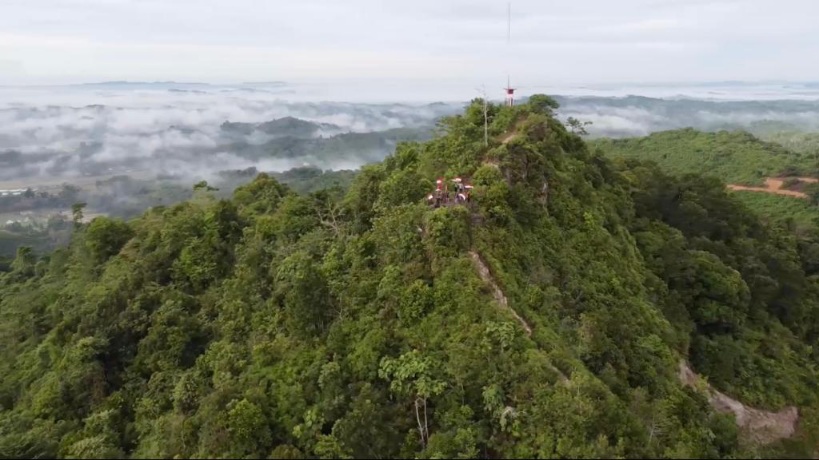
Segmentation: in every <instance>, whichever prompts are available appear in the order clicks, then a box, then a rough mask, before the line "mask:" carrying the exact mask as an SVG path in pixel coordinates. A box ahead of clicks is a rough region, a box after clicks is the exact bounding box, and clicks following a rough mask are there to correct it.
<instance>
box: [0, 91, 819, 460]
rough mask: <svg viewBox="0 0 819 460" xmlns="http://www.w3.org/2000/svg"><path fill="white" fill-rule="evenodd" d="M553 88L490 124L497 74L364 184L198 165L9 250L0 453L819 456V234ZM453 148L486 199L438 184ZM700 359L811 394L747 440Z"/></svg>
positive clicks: (784, 391) (746, 390)
mask: <svg viewBox="0 0 819 460" xmlns="http://www.w3.org/2000/svg"><path fill="white" fill-rule="evenodd" d="M556 109H558V106H557V104H556V103H555V102H554V100H552V99H550V98H548V97H546V96H540V95H537V96H533V97H531V98H530V99H529V102H528V103H527V104H526V105H521V106H517V107H514V108H508V107H500V106H496V105H490V106H489V113H488V117H489V121H490V125H489V134H490V141H489V145H488V146H485V145H484V126H483V124H484V113H483V102H482V101H480V100H476V101H473V102H472V104H470V105H469V106H468V107H467V108H466V110H465V112H464V113H463V114H462V115H459V116H455V117H451V118H447V119H444V120H443V121H442V122H441V125H440V126H439V131H440V132H439V135H438V136H436V137H435V138H434V139H432V140H430V141H428V142H425V143H415V142H405V143H401V144H399V146H398V147H397V149H396V151H395V153H394V154H393V155H391V156H390V157H388V158H387V159H386V160H385V161H384V162H382V163H380V164H375V165H370V166H367V167H365V168H363V169H362V171H361V172H360V173H359V174H357V175H356V177H355V178H354V179H353V180H352V183H351V185H350V186H349V190H347V191H346V192H345V191H343V190H342V187H334V188H331V189H328V190H321V191H314V192H311V193H309V194H299V193H296V192H295V191H293V190H292V189H291V188H290V187H288V186H286V185H284V184H282V183H280V182H278V181H277V180H275V179H274V178H272V177H270V176H268V175H265V174H259V175H258V176H257V177H256V178H255V179H254V180H253V181H252V182H250V183H248V184H247V185H244V186H242V187H239V188H238V189H237V190H235V192H234V193H233V195H232V197H230V198H229V199H220V198H218V197H216V196H214V194H213V192H212V191H209V189H208V187H207V185H206V184H198V186H197V187H196V189H195V190H194V194H193V197H192V198H191V199H190V200H189V201H186V202H183V203H181V204H177V205H174V206H169V207H155V208H152V209H151V210H149V211H148V212H146V213H145V214H144V215H142V216H141V217H139V218H136V219H134V220H131V221H128V222H125V221H122V220H117V219H112V218H106V217H98V218H95V219H93V220H92V221H91V222H90V223H87V224H84V223H82V222H80V221H79V220H77V221H76V222H75V223H74V225H76V227H77V229H76V231H75V233H74V235H73V239H72V241H71V243H70V245H69V246H68V247H66V248H64V249H59V250H56V251H54V252H53V253H50V254H42V255H40V254H35V253H34V252H32V251H31V250H29V249H27V248H21V249H20V250H19V251H18V253H17V256H16V258H15V259H14V260H13V262H12V263H11V264H10V267H9V271H8V272H6V273H5V274H0V354H2V355H1V356H0V457H37V456H39V457H54V456H59V457H74V458H77V457H82V458H104V457H106V458H115V457H132V458H139V457H153V458H157V457H161V458H173V457H181V458H189V457H208V458H214V457H215V458H225V457H231V458H264V457H270V458H306V457H320V458H376V457H379V458H388V457H403V458H471V457H490V458H496V457H522V458H523V457H526V458H544V457H550V458H554V457H562V458H566V457H608V458H614V457H628V458H647V457H675V458H739V457H741V456H748V455H752V456H776V455H780V456H781V455H790V456H810V455H813V451H812V449H813V448H814V447H815V445H816V443H817V440H819V437H817V435H819V430H818V429H817V427H818V426H819V410H817V409H819V402H818V401H817V396H819V394H818V393H817V389H816V385H815V381H816V376H817V367H816V366H817V361H818V360H819V355H817V350H816V349H815V346H814V345H815V344H816V341H817V337H819V277H817V274H819V233H817V232H816V231H813V232H805V231H802V232H800V233H798V234H797V233H794V232H793V231H791V230H789V228H788V227H786V226H776V225H774V224H767V223H764V222H763V221H761V220H760V219H759V218H758V217H757V216H756V214H754V213H753V212H752V211H751V210H749V208H748V207H746V206H745V205H744V204H743V203H742V202H740V201H738V200H737V199H736V198H735V197H733V196H731V195H729V194H728V193H727V192H726V191H725V185H724V183H722V182H720V181H719V180H716V179H711V178H702V177H699V176H692V175H688V176H681V177H672V176H668V175H666V174H665V173H663V172H661V171H660V170H659V169H658V167H657V166H655V165H653V164H649V163H641V162H640V161H637V160H634V159H630V160H622V161H617V162H614V161H612V160H609V159H607V158H605V157H603V156H602V155H600V154H596V153H592V151H591V150H590V149H589V148H588V147H587V145H586V143H585V142H584V141H583V140H582V139H581V138H580V137H579V136H578V135H576V134H573V133H572V132H571V131H570V130H567V129H566V128H565V127H564V126H563V125H562V124H561V123H560V122H558V121H557V119H556V118H555V114H554V111H555V110H556ZM510 131H514V132H515V133H516V135H514V136H512V137H509V136H508V135H507V133H508V132H510ZM441 175H446V176H447V177H449V178H451V177H453V176H455V175H460V176H461V177H465V178H468V179H469V180H470V181H471V183H472V184H473V185H474V186H475V197H474V201H473V202H472V203H470V204H469V205H468V206H449V207H442V208H438V209H431V208H430V207H429V206H428V205H427V204H426V202H425V200H424V198H425V196H426V195H427V194H428V193H429V192H430V191H431V190H432V189H433V187H434V179H435V178H436V177H438V176H441ZM475 260H482V261H483V263H485V264H486V266H488V272H489V274H490V275H489V276H491V278H492V283H493V284H496V285H497V286H498V287H499V288H500V289H502V291H503V294H505V296H506V300H507V301H508V307H509V308H504V307H503V305H500V304H499V302H498V301H497V298H496V293H495V292H493V289H492V286H491V285H490V283H488V282H487V280H486V278H485V277H482V276H481V272H479V270H478V268H479V266H478V265H477V262H475ZM510 310H514V311H515V312H517V314H519V315H520V316H521V317H522V318H523V319H524V320H525V322H526V323H527V324H528V326H530V327H531V331H532V332H531V335H529V334H527V331H526V330H525V329H524V328H523V327H522V326H521V324H520V323H519V321H518V320H517V319H516V318H515V317H514V315H513V313H512V311H510ZM681 359H688V360H689V361H690V362H691V364H692V367H693V368H694V369H695V370H696V371H698V372H700V373H701V374H703V375H705V376H707V378H708V379H709V381H710V382H711V383H712V384H713V385H714V386H715V387H717V388H719V389H721V390H722V391H725V392H727V393H729V394H731V395H732V396H734V397H736V398H738V399H740V400H742V401H743V402H745V403H747V404H752V405H756V406H758V407H760V408H769V409H776V408H779V407H783V406H784V405H786V404H795V405H797V406H799V408H800V415H801V422H800V431H799V432H798V433H797V434H796V435H795V436H794V437H793V438H792V439H791V440H788V441H786V442H781V443H779V444H777V445H773V446H767V447H761V446H755V445H752V444H749V443H748V442H746V441H745V438H744V435H743V433H742V432H741V431H740V430H739V429H738V428H737V425H736V424H735V422H734V420H733V417H732V416H730V415H721V414H717V413H715V412H714V411H713V410H712V409H711V407H710V406H709V404H708V401H707V399H706V397H705V396H704V395H703V394H701V393H700V392H698V391H697V390H695V389H691V388H688V387H683V386H682V385H681V383H680V382H679V379H678V365H679V361H680V360H681Z"/></svg>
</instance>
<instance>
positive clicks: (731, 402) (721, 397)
mask: <svg viewBox="0 0 819 460" xmlns="http://www.w3.org/2000/svg"><path fill="white" fill-rule="evenodd" d="M679 378H680V381H681V382H682V383H683V384H684V385H687V386H690V387H692V388H696V387H697V382H698V381H699V380H700V377H699V376H698V375H697V374H696V373H695V372H694V371H693V370H692V369H691V367H690V366H689V365H688V363H686V362H685V361H684V360H683V361H680V374H679ZM706 391H707V393H708V403H709V404H711V407H713V408H714V410H715V411H717V412H721V413H728V412H731V413H733V414H734V416H735V417H736V422H737V426H739V427H740V429H744V430H746V432H747V434H748V435H750V437H751V438H752V439H753V440H754V441H755V442H757V443H760V444H770V443H772V442H774V441H778V440H780V439H785V438H789V437H791V436H793V434H794V433H795V432H796V427H797V424H798V422H799V410H798V409H797V408H796V407H794V406H788V407H786V408H784V409H782V410H780V411H779V412H770V411H764V410H760V409H755V408H753V407H748V406H746V405H745V404H742V403H741V402H739V401H737V400H736V399H734V398H731V397H730V396H728V395H726V394H725V393H722V392H720V391H718V390H715V389H714V388H712V387H711V385H710V384H708V385H707V387H706Z"/></svg>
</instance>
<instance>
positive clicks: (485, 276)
mask: <svg viewBox="0 0 819 460" xmlns="http://www.w3.org/2000/svg"><path fill="white" fill-rule="evenodd" d="M469 257H470V258H471V259H472V263H473V264H474V265H475V268H476V269H477V270H478V274H479V275H480V277H481V279H482V280H483V282H484V283H486V284H487V285H489V287H490V288H492V296H493V297H494V298H495V301H497V302H498V304H499V305H500V306H501V308H503V309H505V310H508V311H510V312H511V313H512V315H513V316H514V317H515V319H517V320H518V322H519V323H520V325H521V326H522V327H523V329H524V330H525V331H526V336H527V337H531V336H532V327H531V326H529V323H527V322H526V320H525V319H523V318H522V317H521V316H520V315H519V314H518V312H516V311H515V309H514V308H512V307H511V306H510V305H509V300H508V299H507V298H506V295H505V294H504V293H503V291H502V290H501V288H500V286H498V283H496V282H495V278H494V277H493V276H492V272H490V271H489V267H487V266H486V264H485V263H484V261H483V259H482V258H481V256H480V255H479V254H478V253H477V252H475V251H469ZM549 367H550V368H551V369H552V370H553V371H554V372H555V373H557V375H558V378H559V380H560V382H561V383H562V384H564V385H568V384H569V378H568V377H566V374H564V373H563V371H561V370H560V369H558V368H556V367H555V366H554V364H552V363H549Z"/></svg>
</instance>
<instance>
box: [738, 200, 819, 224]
mask: <svg viewBox="0 0 819 460" xmlns="http://www.w3.org/2000/svg"><path fill="white" fill-rule="evenodd" d="M732 194H733V195H735V196H736V198H737V199H738V200H739V201H741V202H743V203H745V205H747V206H748V207H749V208H751V209H753V210H754V211H756V212H757V213H758V214H760V215H761V216H768V217H769V218H771V219H772V220H774V221H780V222H784V221H787V220H788V219H793V221H794V222H795V223H796V224H797V225H799V226H802V227H807V226H813V225H815V219H817V218H819V210H817V209H816V206H814V205H812V204H811V203H810V201H808V200H803V199H799V198H794V197H790V196H782V195H774V194H770V193H759V192H748V191H736V192H732Z"/></svg>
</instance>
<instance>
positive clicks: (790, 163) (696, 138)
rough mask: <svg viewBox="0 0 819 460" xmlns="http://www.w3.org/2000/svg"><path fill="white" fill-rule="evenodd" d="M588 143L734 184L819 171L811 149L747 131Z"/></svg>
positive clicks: (669, 134)
mask: <svg viewBox="0 0 819 460" xmlns="http://www.w3.org/2000/svg"><path fill="white" fill-rule="evenodd" d="M590 143H591V145H592V146H593V147H595V148H600V149H601V150H602V151H603V152H604V153H605V154H606V155H607V156H610V157H613V158H614V157H626V158H636V159H641V160H651V161H655V162H657V164H659V165H660V167H661V168H662V169H663V170H665V171H666V172H668V173H671V174H676V175H678V174H685V173H695V174H700V175H709V176H713V177H718V178H720V179H722V180H724V181H725V182H727V183H735V184H744V185H761V184H762V183H763V181H764V178H765V177H769V176H778V175H780V174H783V173H786V172H787V173H790V174H795V175H814V174H815V172H816V169H817V161H816V157H815V155H813V154H812V153H799V152H792V151H789V150H787V149H786V148H785V147H783V146H781V145H780V144H777V143H773V142H765V141H762V140H760V139H758V138H756V137H754V136H753V135H751V134H748V133H747V132H744V131H719V132H704V131H697V130H694V129H690V128H688V129H680V130H674V131H663V132H657V133H653V134H651V135H649V136H646V137H639V138H627V139H595V140H593V141H591V142H590ZM813 153H815V152H813Z"/></svg>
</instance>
